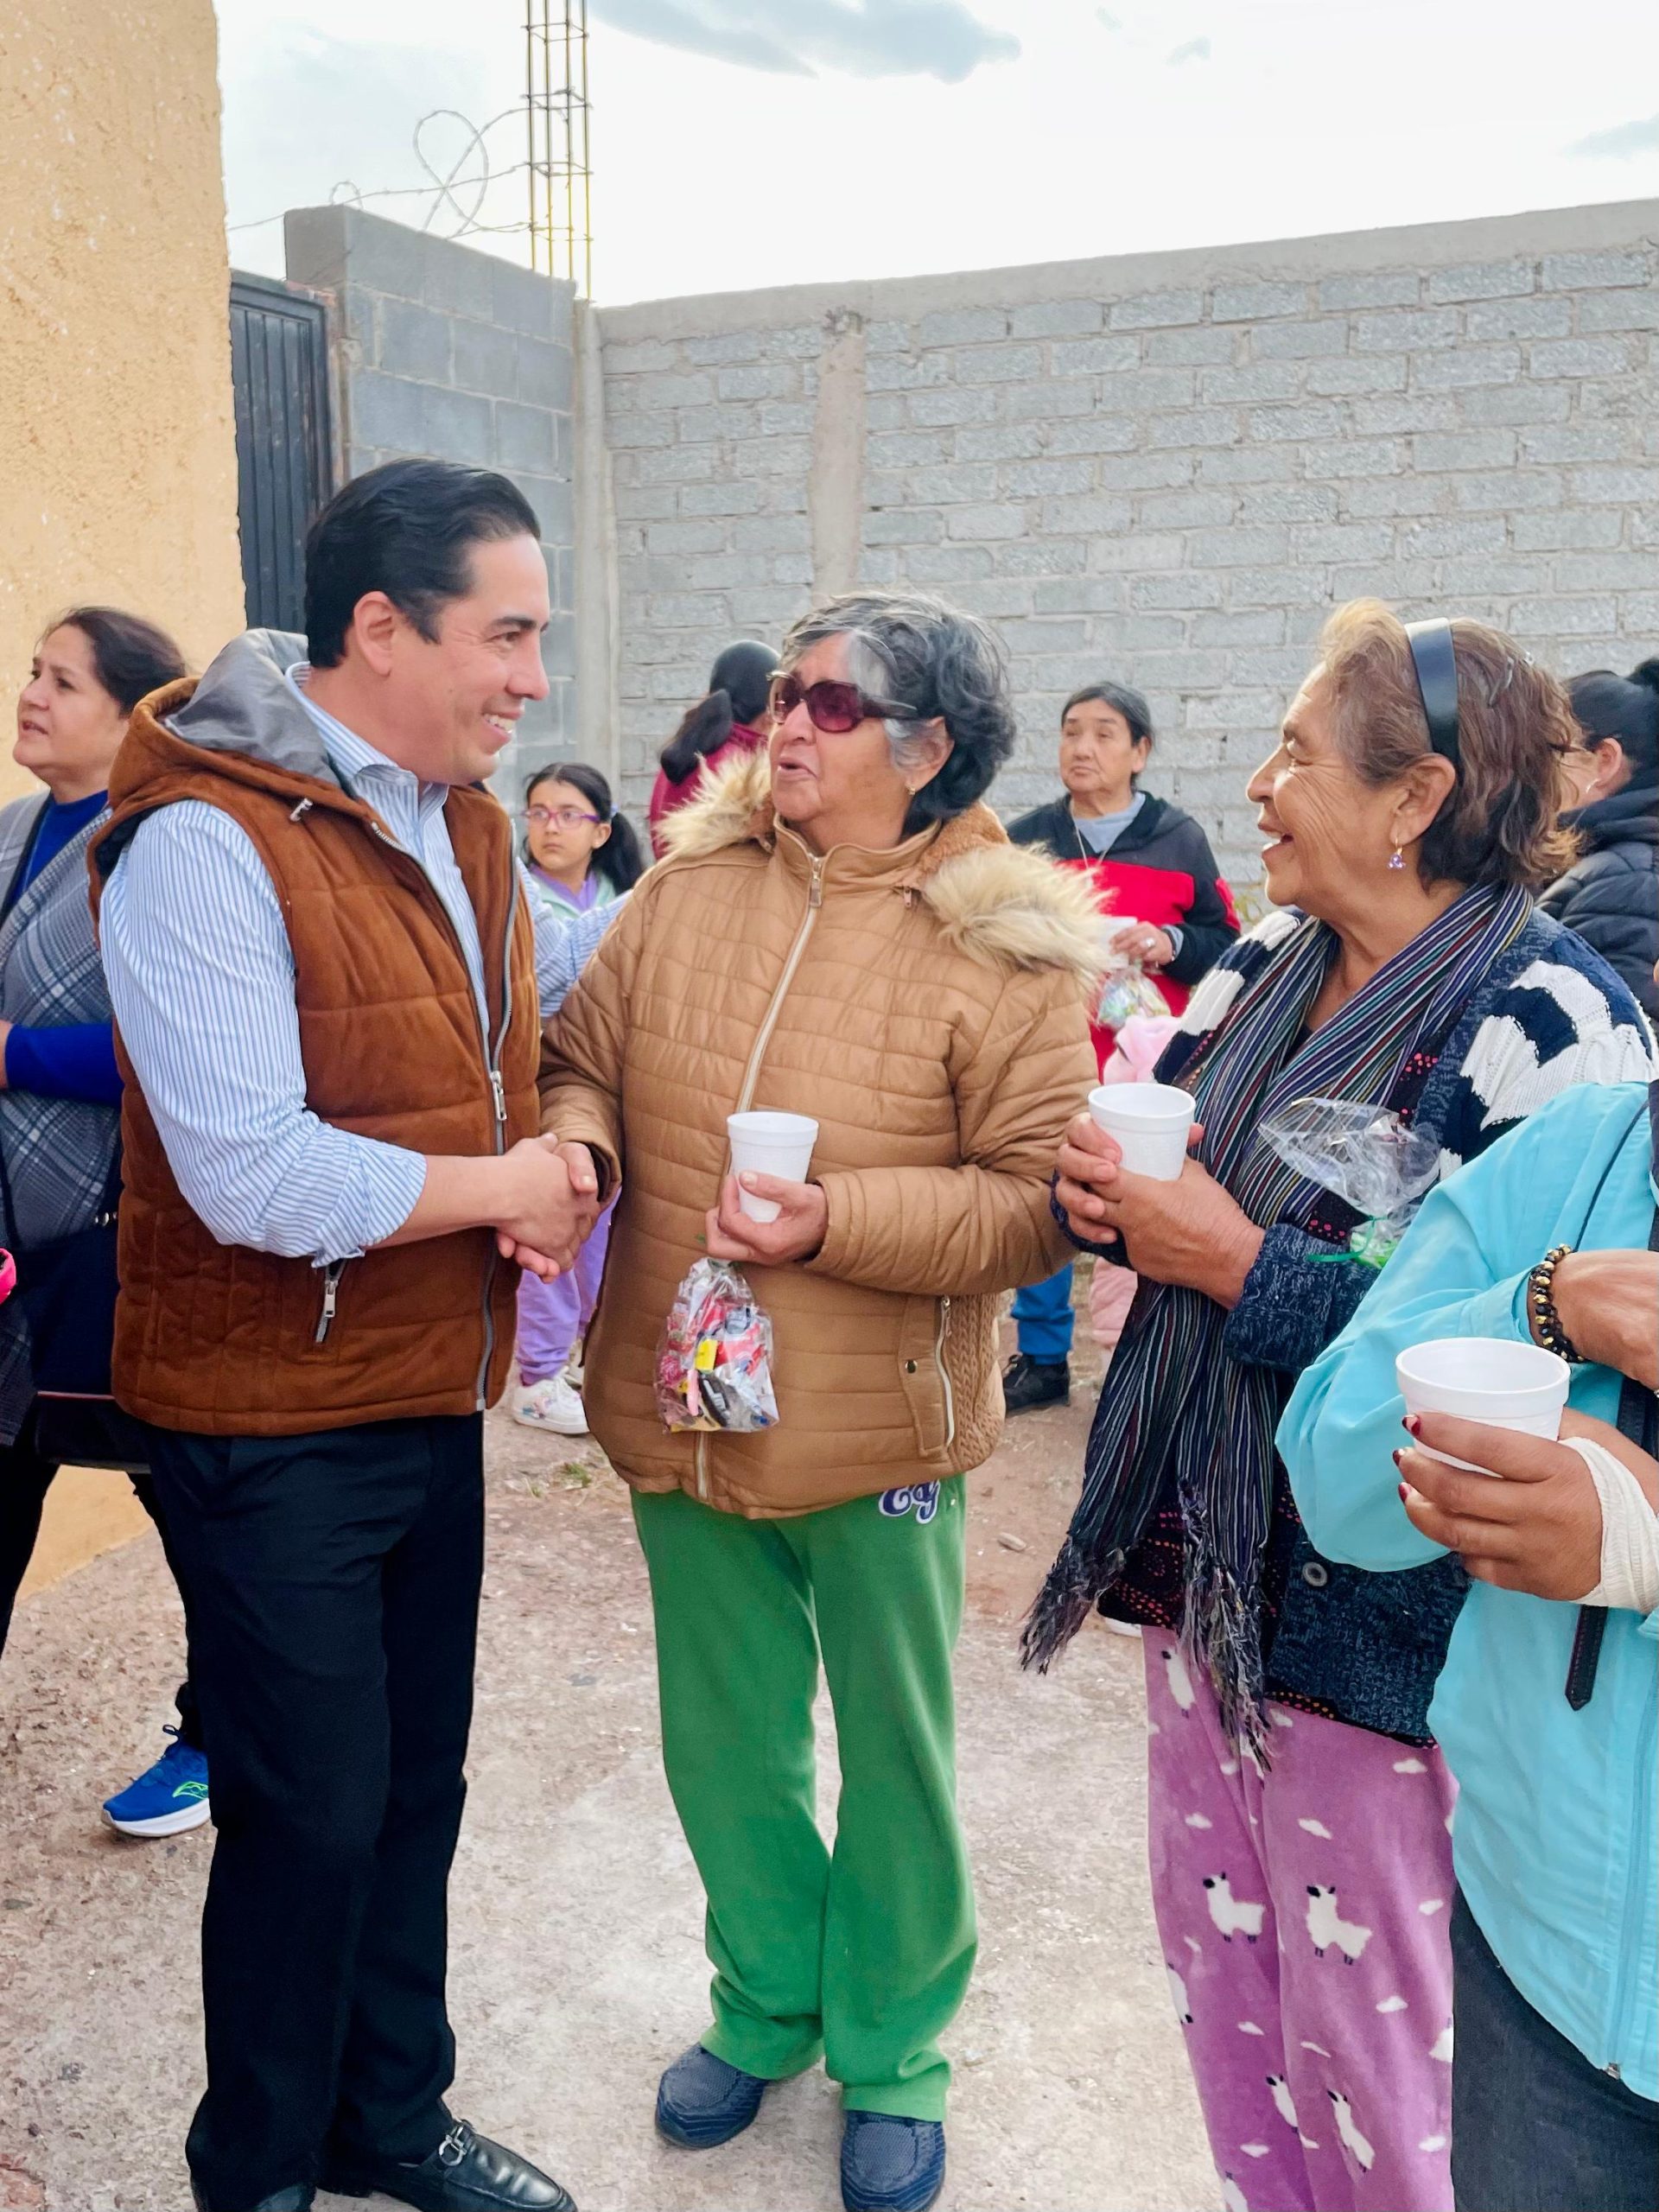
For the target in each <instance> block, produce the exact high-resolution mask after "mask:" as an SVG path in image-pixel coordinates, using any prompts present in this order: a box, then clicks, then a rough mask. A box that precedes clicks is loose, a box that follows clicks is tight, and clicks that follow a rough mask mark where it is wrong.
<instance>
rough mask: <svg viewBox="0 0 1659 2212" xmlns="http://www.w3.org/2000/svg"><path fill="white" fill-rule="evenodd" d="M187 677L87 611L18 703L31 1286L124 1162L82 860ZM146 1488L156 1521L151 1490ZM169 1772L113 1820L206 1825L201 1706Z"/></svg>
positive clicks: (0, 1538) (187, 1702) (29, 1429)
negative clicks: (120, 755) (163, 693)
mask: <svg viewBox="0 0 1659 2212" xmlns="http://www.w3.org/2000/svg"><path fill="white" fill-rule="evenodd" d="M184 673H185V665H184V660H183V657H182V655H181V653H180V652H179V649H178V647H177V646H176V645H175V644H174V642H173V640H172V639H171V638H169V637H168V636H167V635H166V633H165V632H163V631H161V630H158V629H157V628H156V626H155V625H154V624H153V623H149V622H146V621H144V620H142V618H141V617H139V616H137V615H136V614H125V613H121V612H120V611H119V610H118V609H117V608H115V607H74V608H72V609H71V610H70V612H69V613H67V614H64V615H62V616H60V618H59V619H58V620H56V621H55V622H54V623H53V624H52V626H50V628H49V629H48V631H47V632H46V633H45V634H44V636H43V637H42V638H41V642H40V644H39V645H38V646H37V647H36V648H35V658H34V663H33V665H32V667H31V669H30V671H29V682H28V683H27V684H25V686H24V687H23V690H22V693H21V694H20V695H19V697H18V701H17V742H16V747H15V748H14V752H13V756H12V757H13V758H14V760H16V762H17V764H18V766H20V767H22V768H27V769H28V770H29V772H30V773H31V774H32V775H35V776H37V777H38V778H39V779H40V780H41V783H42V784H44V785H45V786H46V790H45V792H44V794H43V795H38V796H32V797H29V798H20V799H15V800H13V802H12V803H11V804H10V806H7V807H4V808H0V1163H3V1168H4V1175H3V1179H0V1212H3V1214H4V1216H5V1219H4V1221H3V1224H0V1240H3V1242H4V1243H6V1244H7V1245H8V1246H10V1249H12V1250H13V1251H14V1252H15V1253H16V1254H17V1255H18V1259H19V1266H20V1270H21V1271H22V1272H23V1273H25V1274H26V1273H27V1270H28V1266H29V1259H28V1255H29V1251H30V1250H31V1249H33V1248H34V1247H35V1246H37V1245H41V1244H45V1243H49V1242H50V1241H51V1240H53V1239H54V1238H57V1237H60V1236H73V1234H74V1232H75V1231H76V1230H82V1229H85V1228H86V1226H87V1224H89V1223H90V1222H91V1221H92V1218H93V1217H94V1215H96V1214H97V1212H98V1211H99V1208H100V1206H101V1205H102V1204H103V1202H104V1198H105V1192H106V1190H107V1188H108V1186H109V1182H110V1178H111V1172H112V1169H113V1166H114V1162H115V1156H116V1147H117V1143H118V1137H119V1131H120V1121H121V1077H120V1076H119V1074H118V1071H117V1069H116V1064H115V1049H114V1046H113V1044H112V1042H111V1014H110V1000H109V993H108V991H107V990H106V989H105V983H104V970H103V968H102V966H101V965H100V963H99V957H98V946H97V944H95V942H94V941H93V937H92V909H91V907H90V906H89V904H88V900H87V887H86V848H87V845H88V844H89V842H91V840H92V838H93V837H94V836H96V835H97V834H98V831H99V829H101V828H102V827H103V824H104V823H105V819H106V818H107V815H106V809H105V787H106V786H107V785H108V783H109V779H110V769H111V765H112V763H113V761H114V760H115V756H116V753H117V750H118V747H119V746H120V743H121V740H122V738H123V737H124V735H125V734H126V728H127V718H128V716H129V715H130V714H131V712H132V709H134V707H136V706H137V703H138V702H139V700H140V699H142V698H143V696H144V695H145V693H146V692H149V691H153V690H156V688H157V686H158V685H160V684H162V683H171V682H172V681H173V680H174V679H175V677H180V676H182V675H183V674H184ZM57 1471H58V1470H57V1465H56V1462H55V1461H54V1460H53V1459H49V1458H48V1457H46V1456H45V1455H44V1454H43V1453H42V1452H41V1451H39V1450H38V1449H37V1448H36V1440H35V1379H34V1375H33V1372H32V1368H31V1361H30V1347H29V1326H28V1323H27V1321H26V1320H25V1319H24V1317H23V1312H22V1305H21V1303H20V1302H19V1300H17V1299H16V1298H13V1299H12V1300H10V1301H9V1302H8V1303H7V1304H6V1305H4V1306H0V1649H3V1648H4V1644H5V1638H6V1631H7V1630H8V1628H9V1627H10V1622H11V1611H12V1605H13V1602H14V1600H15V1599H16V1594H17V1588H18V1585H19V1584H20V1583H21V1582H22V1579H23V1573H24V1570H25V1569H26V1568H27V1567H28V1565H29V1554H30V1553H31V1552H32V1551H33V1550H34V1548H35V1535H36V1532H37V1531H38V1529H39V1528H40V1522H41V1506H42V1504H43V1503H44V1501H45V1497H46V1493H47V1491H48V1488H49V1487H50V1485H51V1483H52V1479H53V1478H54V1476H55V1474H56V1473H57ZM133 1487H134V1488H135V1489H136V1490H137V1491H138V1494H139V1496H140V1497H141V1498H143V1502H144V1503H145V1505H146V1507H148V1508H149V1510H150V1512H151V1514H152V1516H153V1515H154V1510H155V1509H154V1506H153V1503H152V1502H151V1497H150V1493H149V1482H148V1478H146V1477H143V1476H135V1478H133ZM178 1703H179V1727H178V1729H177V1731H176V1732H174V1733H175V1740H174V1742H173V1743H172V1744H171V1745H169V1746H168V1749H167V1751H164V1752H163V1753H162V1757H161V1758H160V1759H159V1760H157V1761H156V1764H155V1765H154V1766H153V1767H151V1768H150V1769H149V1770H148V1771H147V1772H146V1773H144V1774H143V1775H141V1776H140V1777H138V1780H137V1782H135V1783H132V1784H131V1785H130V1788H129V1789H125V1790H123V1791H122V1792H121V1793H120V1794H119V1795H118V1796H116V1797H112V1798H111V1799H110V1800H109V1802H108V1803H107V1804H106V1805H105V1815H106V1816H107V1817H108V1818H109V1820H110V1821H111V1824H112V1825H113V1826H114V1827H118V1828H121V1829H122V1830H124V1833H126V1834H132V1835H175V1834H178V1832H179V1831H180V1830H181V1829H182V1828H187V1827H198V1826H200V1823H201V1822H202V1821H205V1820H206V1819H207V1761H206V1759H205V1758H204V1757H203V1755H202V1751H201V1739H200V1732H199V1728H198V1724H197V1720H196V1714H195V1707H194V1700H193V1699H192V1697H191V1695H190V1688H189V1685H188V1682H187V1683H186V1684H185V1686H184V1687H183V1688H181V1690H180V1692H179V1700H178Z"/></svg>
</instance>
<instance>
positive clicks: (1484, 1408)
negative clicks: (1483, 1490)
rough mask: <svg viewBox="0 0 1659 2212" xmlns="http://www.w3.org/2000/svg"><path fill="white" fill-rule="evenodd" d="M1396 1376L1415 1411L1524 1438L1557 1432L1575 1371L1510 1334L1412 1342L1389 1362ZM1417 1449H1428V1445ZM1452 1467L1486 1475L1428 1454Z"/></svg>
mask: <svg viewBox="0 0 1659 2212" xmlns="http://www.w3.org/2000/svg"><path fill="white" fill-rule="evenodd" d="M1394 1372H1395V1380H1396V1381H1397V1382H1398V1383H1399V1385H1400V1394H1401V1395H1402V1397H1403V1398H1404V1400H1405V1402H1406V1410H1407V1412H1408V1413H1413V1414H1457V1415H1458V1417H1459V1420H1461V1421H1484V1422H1485V1424H1486V1425H1487V1427H1489V1428H1513V1429H1518V1430H1519V1431H1520V1432H1521V1433H1522V1435H1525V1436H1548V1437H1556V1436H1559V1435H1560V1433H1561V1409H1562V1408H1563V1407H1564V1406H1565V1405H1566V1403H1567V1384H1568V1383H1570V1382H1571V1380H1572V1376H1573V1370H1572V1369H1571V1368H1569V1367H1568V1365H1567V1362H1566V1361H1565V1360H1564V1359H1561V1358H1560V1357H1557V1355H1556V1354H1555V1353H1554V1352H1553V1351H1544V1349H1543V1348H1542V1346H1541V1345H1539V1344H1522V1343H1519V1342H1517V1341H1516V1339H1515V1338H1510V1337H1435V1338H1432V1339H1431V1341H1430V1342H1429V1343H1427V1344H1412V1345H1411V1346H1410V1347H1409V1348H1408V1350H1406V1351H1402V1352H1401V1353H1400V1354H1399V1355H1398V1357H1396V1358H1395V1363H1394ZM1418 1448H1419V1450H1420V1451H1424V1452H1428V1450H1429V1447H1428V1446H1427V1444H1424V1445H1420V1446H1419V1447H1418ZM1429 1457H1430V1458H1431V1459H1443V1460H1445V1461H1446V1464H1447V1465H1449V1466H1453V1467H1471V1468H1473V1469H1474V1471H1475V1472H1476V1473H1478V1474H1490V1473H1491V1468H1490V1467H1478V1466H1476V1465H1475V1462H1474V1461H1473V1460H1472V1459H1453V1458H1452V1454H1451V1453H1450V1452H1429Z"/></svg>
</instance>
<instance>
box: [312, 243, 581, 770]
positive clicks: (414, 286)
mask: <svg viewBox="0 0 1659 2212" xmlns="http://www.w3.org/2000/svg"><path fill="white" fill-rule="evenodd" d="M287 260H288V274H289V280H290V282H292V283H297V284H304V285H306V286H308V288H310V289H313V290H316V291H321V292H325V293H327V294H328V295H329V296H331V299H332V302H333V306H334V332H335V340H336V342H335V392H334V397H335V409H336V421H337V424H338V435H339V439H340V468H341V472H342V474H343V475H344V476H346V477H350V476H357V475H360V474H362V472H363V471H364V470H365V469H366V468H373V467H376V466H377V465H378V463H379V462H381V461H391V460H393V459H397V458H399V457H403V456H405V455H410V454H419V455H423V456H429V457H431V458H434V459H439V460H445V461H471V462H474V463H476V464H477V465H478V466H480V467H486V468H497V469H499V470H501V471H502V473H503V474H505V475H507V476H510V477H512V480H513V481H514V482H515V483H516V484H517V485H518V486H519V488H520V489H521V490H522V491H523V493H524V496H525V497H526V498H527V499H529V501H530V503H531V505H532V506H533V507H534V508H535V510H536V513H537V518H538V519H539V520H540V523H541V526H542V543H543V550H544V552H545V553H546V556H547V570H548V582H549V585H550V590H551V595H552V602H553V609H554V613H553V622H552V626H551V628H550V631H549V632H548V637H547V640H546V645H545V652H544V658H545V661H546V665H547V671H548V674H549V676H550V677H551V679H552V690H551V691H550V694H549V696H548V699H547V702H546V703H545V705H543V706H539V707H534V708H531V709H529V710H528V711H527V712H526V714H525V716H524V721H523V723H522V725H521V726H520V734H519V735H518V738H517V739H516V740H515V741H514V742H513V743H512V745H511V746H510V747H508V748H507V750H506V752H505V753H503V755H502V758H501V765H500V766H499V769H498V771H497V773H496V777H495V779H494V780H495V783H496V785H497V788H498V789H499V791H500V792H501V795H502V797H503V798H506V799H508V800H509V801H510V802H511V801H515V800H516V798H517V797H518V790H519V788H520V786H521V785H522V782H523V779H524V776H525V774H526V773H527V772H529V770H530V769H531V768H532V767H536V766H540V764H541V763H542V762H543V760H550V759H554V758H556V757H557V756H558V755H559V754H560V753H566V754H568V753H569V750H570V747H571V744H572V742H573V741H574V732H575V697H574V693H575V552H574V546H575V528H574V514H573V500H572V491H571V469H572V452H573V444H574V440H573V435H572V430H573V425H572V416H571V409H572V373H573V356H572V346H571V338H572V308H573V288H572V287H571V286H570V285H569V284H568V283H560V282H557V281H556V280H555V279H553V278H551V277H543V276H538V275H537V274H536V273H535V272H534V271H532V270H527V269H521V268H519V267H518V266H516V265H515V264H513V263H512V262H506V261H500V260H498V259H496V258H495V257H494V256H493V255H491V254H485V253H477V252H474V251H473V250H472V249H471V248H470V247H467V246H462V245H454V244H453V243H451V241H449V240H448V239H447V238H428V237H426V236H425V235H424V234H423V232H419V231H412V230H407V229H405V228H404V226H402V225H401V224H397V223H389V222H386V221H385V220H384V219H382V218H381V217H379V216H378V215H368V214H365V213H362V212H361V211H360V210H359V209H357V208H353V207H308V208H303V209H301V210H299V211H297V212H296V213H290V214H289V216H288V218H287Z"/></svg>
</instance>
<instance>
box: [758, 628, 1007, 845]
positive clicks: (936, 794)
mask: <svg viewBox="0 0 1659 2212" xmlns="http://www.w3.org/2000/svg"><path fill="white" fill-rule="evenodd" d="M829 638H845V639H847V640H848V652H847V672H848V675H849V678H850V679H851V681H852V682H853V683H856V684H857V685H858V687H859V689H860V690H861V691H866V692H868V693H869V694H870V696H872V697H874V698H878V699H888V700H891V701H892V702H893V704H894V705H895V706H900V707H908V708H910V709H912V712H913V713H914V714H915V715H917V716H918V717H919V718H920V719H921V721H933V720H934V719H936V718H937V719H938V720H940V721H943V722H944V727H945V730H946V732H947V734H949V736H950V743H951V751H950V759H949V760H946V762H945V764H944V766H943V767H942V768H941V769H940V770H939V772H938V775H937V776H935V777H934V778H933V779H932V781H931V783H927V784H925V785H923V786H922V788H921V790H920V791H918V792H917V794H916V796H915V798H913V799H912V802H911V805H910V811H909V812H908V814H906V817H905V827H904V834H905V836H907V837H913V836H916V835H917V834H918V831H920V830H922V829H926V828H927V826H928V825H929V823H934V822H948V821H950V819H951V817H953V816H955V815H958V814H962V813H965V812H966V810H968V808H969V807H970V806H972V805H973V804H974V802H975V801H976V799H978V798H982V797H983V796H984V794H985V792H986V791H988V789H989V788H990V785H991V783H992V781H993V779H995V775H996V772H997V770H998V769H999V768H1000V767H1001V766H1002V764H1003V762H1004V761H1005V760H1007V758H1008V757H1009V755H1010V754H1011V753H1013V751H1014V736H1015V726H1014V702H1013V700H1012V699H1011V698H1010V696H1009V693H1008V670H1007V660H1006V658H1004V655H1003V652H1002V648H1001V645H998V644H997V642H996V639H995V638H994V637H993V636H992V635H991V633H990V632H989V631H988V629H987V628H986V627H985V626H984V624H983V623H982V622H977V621H976V620H975V619H974V617H973V616H972V615H971V614H961V613H957V610H956V608H955V607H947V606H946V605H945V604H944V601H943V600H938V599H931V598H929V597H928V596H927V595H926V594H925V593H921V592H899V591H860V592H846V593H843V594H842V596H841V597H839V598H838V599H831V600H828V601H825V603H824V605H823V606H822V607H815V608H814V609H813V611H812V612H811V613H810V614H805V615H803V616H802V618H801V620H799V621H798V622H797V623H796V624H795V626H794V627H793V628H792V629H791V631H790V632H789V634H788V636H787V637H786V638H785V639H784V650H783V665H784V666H785V669H790V668H793V667H794V665H795V664H796V663H797V662H798V660H799V659H800V658H801V656H802V655H803V654H804V652H806V651H807V649H808V648H809V647H810V646H812V645H821V644H823V641H824V640H825V639H829ZM884 727H885V728H886V730H887V742H888V744H889V745H890V746H891V747H893V761H894V764H895V765H896V766H898V767H899V768H901V769H902V768H908V767H912V766H915V765H916V760H917V758H918V753H919V751H920V742H919V741H920V728H919V724H918V721H911V720H908V719H906V718H904V717H901V716H899V715H893V716H892V717H891V718H890V719H888V720H887V721H886V722H885V723H884Z"/></svg>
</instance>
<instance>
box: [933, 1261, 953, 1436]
mask: <svg viewBox="0 0 1659 2212" xmlns="http://www.w3.org/2000/svg"><path fill="white" fill-rule="evenodd" d="M949 1335H950V1300H949V1299H948V1298H942V1299H941V1300H939V1326H938V1333H937V1335H936V1336H935V1337H934V1339H933V1357H934V1359H935V1360H936V1361H937V1362H938V1370H939V1381H940V1382H941V1383H943V1384H944V1443H943V1444H942V1445H941V1446H939V1449H940V1450H941V1451H942V1452H948V1451H949V1450H950V1446H952V1445H953V1444H954V1443H955V1442H956V1440H957V1394H956V1392H955V1390H954V1389H952V1388H951V1386H950V1369H949V1368H948V1367H947V1366H946V1365H945V1363H944V1345H945V1339H946V1338H947V1337H949Z"/></svg>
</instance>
